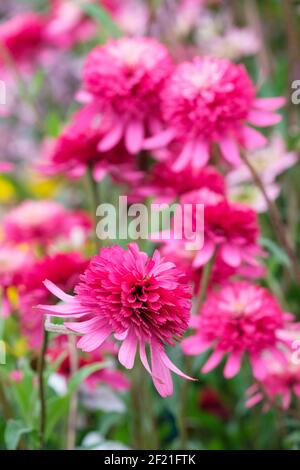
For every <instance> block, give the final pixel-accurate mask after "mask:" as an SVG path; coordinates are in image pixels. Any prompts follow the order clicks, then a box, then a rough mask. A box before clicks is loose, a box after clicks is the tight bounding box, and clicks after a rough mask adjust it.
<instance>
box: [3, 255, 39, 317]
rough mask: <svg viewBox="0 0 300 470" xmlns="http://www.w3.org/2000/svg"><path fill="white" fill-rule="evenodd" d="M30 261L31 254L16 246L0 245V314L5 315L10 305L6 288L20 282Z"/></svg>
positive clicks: (9, 309)
mask: <svg viewBox="0 0 300 470" xmlns="http://www.w3.org/2000/svg"><path fill="white" fill-rule="evenodd" d="M31 261H32V254H31V253H30V252H28V251H25V250H21V249H20V248H17V247H11V246H2V247H0V292H1V297H2V299H1V300H2V302H1V304H0V306H1V315H2V316H3V317H7V316H8V315H9V313H10V311H11V305H10V301H9V298H8V294H7V290H8V288H9V287H16V286H18V285H19V284H20V282H21V279H22V275H23V272H24V269H25V268H26V267H27V266H28V264H29V263H30V262H31Z"/></svg>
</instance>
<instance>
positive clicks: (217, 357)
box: [201, 349, 225, 374]
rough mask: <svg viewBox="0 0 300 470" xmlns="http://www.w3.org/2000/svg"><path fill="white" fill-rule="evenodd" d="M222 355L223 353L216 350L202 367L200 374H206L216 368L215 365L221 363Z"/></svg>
mask: <svg viewBox="0 0 300 470" xmlns="http://www.w3.org/2000/svg"><path fill="white" fill-rule="evenodd" d="M224 354H225V351H222V350H221V349H216V350H215V351H214V352H213V353H212V354H211V356H210V357H209V358H208V360H207V361H206V363H205V364H204V366H203V367H202V369H201V372H203V374H207V373H208V372H210V371H211V370H213V369H214V368H215V367H217V365H218V364H219V363H220V362H221V361H222V359H223V357H224Z"/></svg>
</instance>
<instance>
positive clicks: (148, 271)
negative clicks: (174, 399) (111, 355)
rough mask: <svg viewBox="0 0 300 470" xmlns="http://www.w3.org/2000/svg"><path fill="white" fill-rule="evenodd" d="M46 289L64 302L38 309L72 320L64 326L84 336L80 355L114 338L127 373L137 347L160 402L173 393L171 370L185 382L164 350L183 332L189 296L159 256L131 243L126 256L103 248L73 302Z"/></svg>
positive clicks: (118, 250) (180, 279) (180, 277)
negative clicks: (146, 348) (147, 349)
mask: <svg viewBox="0 0 300 470" xmlns="http://www.w3.org/2000/svg"><path fill="white" fill-rule="evenodd" d="M45 285H46V287H47V288H48V289H49V290H50V292H52V293H53V294H54V295H56V296H57V297H58V298H59V299H60V300H63V302H64V303H63V304H62V305H56V306H49V305H40V306H39V308H40V309H41V310H43V311H44V312H45V313H47V314H48V315H49V314H50V315H54V316H60V317H69V318H72V317H73V318H76V320H77V321H76V322H70V321H69V322H66V323H65V326H66V327H68V328H69V329H70V330H72V331H75V332H77V333H81V334H83V337H82V338H81V339H80V340H79V341H78V347H79V348H80V349H82V350H83V351H86V352H91V351H94V350H95V349H97V348H99V347H100V346H101V344H103V342H104V341H105V340H106V339H107V338H108V337H109V336H110V335H111V334H115V335H116V338H117V339H120V340H121V341H122V345H121V347H120V350H119V355H118V357H119V361H120V362H121V364H123V365H124V366H125V367H126V368H128V369H131V368H132V367H133V365H134V360H135V356H136V352H137V347H138V345H139V349H140V351H139V353H140V359H141V361H142V364H143V365H144V367H145V369H146V370H147V371H148V372H149V374H150V375H151V377H152V379H153V382H154V385H155V387H156V388H157V390H158V392H159V393H160V395H161V396H163V397H166V396H168V395H171V394H172V393H173V384H172V378H171V374H170V370H171V371H173V372H175V373H176V374H178V375H180V376H182V377H184V378H189V377H188V376H186V375H185V374H183V373H182V372H181V371H180V370H179V369H178V368H177V367H176V366H175V365H174V364H173V363H172V362H171V361H170V359H169V358H168V356H167V355H166V353H165V351H164V345H165V344H170V345H173V344H174V342H173V341H174V339H175V338H177V339H178V338H180V337H181V335H182V334H183V333H184V331H185V330H186V328H187V325H188V321H189V312H190V307H191V303H190V298H191V292H190V288H189V287H188V286H187V285H186V284H185V283H184V275H183V274H182V273H180V272H179V271H178V270H177V269H176V268H175V265H174V264H173V263H169V262H164V261H163V260H162V259H161V258H160V255H159V253H158V251H156V252H155V253H154V255H153V257H152V258H148V256H147V254H146V253H144V252H141V251H139V249H138V247H137V245H136V244H130V245H129V246H128V251H126V250H124V249H122V248H121V247H119V246H113V247H111V248H103V249H102V250H101V252H100V254H99V255H98V256H95V257H94V258H93V259H92V260H91V262H90V265H89V267H88V269H87V270H86V271H85V273H84V275H83V276H82V277H81V280H80V282H79V284H78V285H77V286H76V287H75V292H76V295H75V296H74V297H72V296H70V295H67V294H65V293H64V292H63V291H61V290H60V289H59V288H58V287H57V286H55V285H54V284H53V283H51V282H50V281H46V282H45ZM146 344H149V346H150V352H151V366H152V370H151V368H150V365H149V363H148V358H147V354H146V350H145V346H146Z"/></svg>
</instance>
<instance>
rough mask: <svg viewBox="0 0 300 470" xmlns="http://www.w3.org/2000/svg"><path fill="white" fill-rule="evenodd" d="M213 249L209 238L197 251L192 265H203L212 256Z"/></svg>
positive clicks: (195, 266) (197, 266) (213, 246)
mask: <svg viewBox="0 0 300 470" xmlns="http://www.w3.org/2000/svg"><path fill="white" fill-rule="evenodd" d="M214 250H215V245H214V243H213V242H211V241H209V240H208V241H205V242H204V246H203V248H202V249H201V250H199V251H198V253H197V255H196V257H195V259H194V261H193V267H194V268H199V267H200V266H204V265H205V264H206V263H207V262H208V261H209V260H210V258H211V257H212V255H213V253H214Z"/></svg>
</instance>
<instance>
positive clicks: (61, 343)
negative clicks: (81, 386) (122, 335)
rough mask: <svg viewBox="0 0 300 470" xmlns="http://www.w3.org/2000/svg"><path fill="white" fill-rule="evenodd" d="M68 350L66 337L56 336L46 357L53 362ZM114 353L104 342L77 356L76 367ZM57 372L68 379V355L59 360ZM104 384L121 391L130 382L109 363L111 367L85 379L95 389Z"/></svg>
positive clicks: (69, 369)
mask: <svg viewBox="0 0 300 470" xmlns="http://www.w3.org/2000/svg"><path fill="white" fill-rule="evenodd" d="M68 350H69V346H68V338H67V336H65V335H60V336H57V337H56V338H55V339H54V341H53V342H52V344H50V347H49V348H48V349H47V359H48V360H49V362H55V361H56V360H57V359H58V358H59V357H61V355H62V354H63V353H67V352H68ZM112 353H115V351H114V348H113V347H111V346H110V344H108V342H105V343H104V344H103V345H102V346H101V348H99V349H97V350H96V351H92V352H90V353H84V354H82V355H80V357H79V364H78V367H79V368H81V367H84V366H87V365H90V364H93V363H95V362H104V361H105V359H106V358H107V357H108V355H109V354H110V355H111V354H112ZM57 373H58V374H60V375H62V376H64V377H65V378H66V379H68V378H69V377H70V376H71V362H70V356H69V354H67V356H66V357H65V358H64V359H63V361H62V362H61V364H60V366H59V368H58V370H57ZM103 383H104V384H106V385H108V386H109V387H111V388H112V389H114V390H118V391H123V390H128V389H129V387H130V382H129V380H128V379H127V377H126V376H125V375H124V374H123V372H121V371H119V370H117V369H116V368H115V367H113V364H111V367H107V368H105V369H101V370H98V371H97V372H94V373H93V374H91V375H89V376H88V378H87V379H86V380H85V384H86V385H87V386H88V387H89V388H90V389H95V388H96V387H97V386H98V385H99V384H103Z"/></svg>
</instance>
